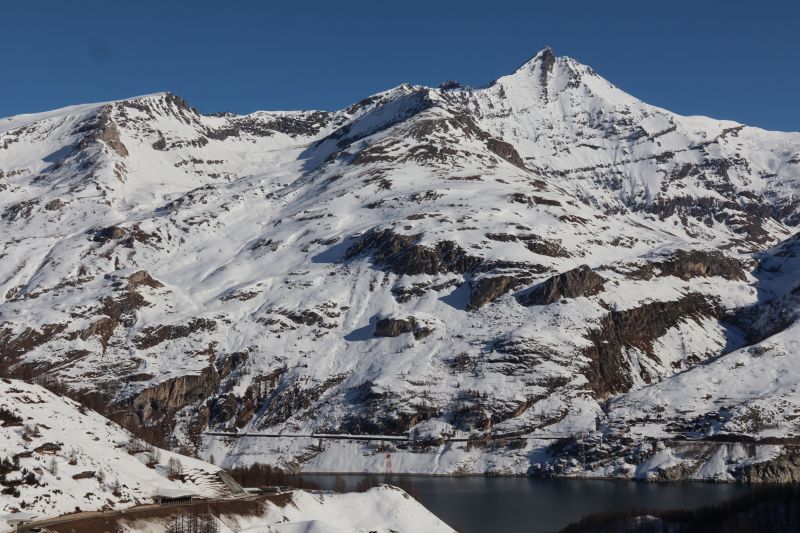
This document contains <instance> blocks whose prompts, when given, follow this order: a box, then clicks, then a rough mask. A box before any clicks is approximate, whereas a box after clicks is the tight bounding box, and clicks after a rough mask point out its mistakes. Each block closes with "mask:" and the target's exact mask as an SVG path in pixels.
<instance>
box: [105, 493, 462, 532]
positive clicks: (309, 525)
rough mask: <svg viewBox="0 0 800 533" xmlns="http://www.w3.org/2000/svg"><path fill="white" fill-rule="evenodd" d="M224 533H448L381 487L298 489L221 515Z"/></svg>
mask: <svg viewBox="0 0 800 533" xmlns="http://www.w3.org/2000/svg"><path fill="white" fill-rule="evenodd" d="M217 524H218V527H219V531H220V533H238V532H253V533H256V532H258V533H350V532H355V533H362V532H363V533H368V532H369V533H372V532H374V533H392V532H397V533H417V532H423V531H424V532H425V533H450V532H453V531H454V530H453V528H451V527H450V526H448V525H447V524H445V523H444V522H442V521H441V520H439V519H438V518H436V517H435V516H434V515H433V514H431V513H430V512H429V511H427V510H426V509H425V508H424V507H423V506H422V505H421V504H420V503H418V502H417V501H416V500H415V499H414V498H412V497H411V496H409V495H408V494H406V493H405V492H403V491H402V490H401V489H398V488H396V487H390V486H388V485H383V486H380V487H375V488H372V489H370V490H368V491H367V492H363V493H347V494H337V493H310V492H306V491H302V490H296V491H294V492H293V493H292V495H291V499H290V500H289V501H288V502H286V503H285V504H284V505H277V504H274V503H271V502H267V503H266V505H265V508H264V510H263V512H262V513H258V514H256V515H254V516H246V515H235V514H224V513H223V514H220V515H219V521H218V522H217ZM121 525H122V527H121V530H122V531H123V532H125V533H167V532H168V531H169V529H168V527H169V520H164V521H153V520H150V521H147V522H146V523H143V522H142V521H136V520H132V521H126V522H124V523H123V524H121Z"/></svg>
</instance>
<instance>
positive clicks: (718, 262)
mask: <svg viewBox="0 0 800 533" xmlns="http://www.w3.org/2000/svg"><path fill="white" fill-rule="evenodd" d="M629 276H630V277H631V278H635V279H651V278H653V277H654V276H675V277H678V278H681V279H683V280H687V281H688V280H690V279H692V278H697V277H704V278H707V277H721V278H724V279H727V280H731V281H745V280H746V279H747V276H746V275H745V267H744V264H743V263H742V262H741V261H740V260H738V259H734V258H732V257H728V256H726V255H725V254H724V253H723V252H721V251H719V250H676V251H675V252H674V253H672V254H671V255H670V256H669V257H667V258H666V259H664V260H663V261H647V262H644V263H642V264H640V265H637V266H636V268H635V269H634V270H633V271H631V272H630V273H629Z"/></svg>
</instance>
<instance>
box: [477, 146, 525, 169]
mask: <svg viewBox="0 0 800 533" xmlns="http://www.w3.org/2000/svg"><path fill="white" fill-rule="evenodd" d="M486 146H487V147H488V148H489V150H491V151H492V152H494V153H495V154H497V155H499V156H500V157H502V158H503V159H505V160H506V161H508V162H509V163H512V164H514V165H516V166H518V167H520V168H525V161H523V160H522V157H521V156H520V155H519V153H518V152H517V149H516V148H514V146H513V145H512V144H511V143H507V142H505V141H501V140H500V139H489V140H487V141H486Z"/></svg>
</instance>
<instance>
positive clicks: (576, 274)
mask: <svg viewBox="0 0 800 533" xmlns="http://www.w3.org/2000/svg"><path fill="white" fill-rule="evenodd" d="M604 283H605V279H604V278H603V277H602V276H600V275H599V274H596V273H595V272H594V271H592V269H591V268H589V267H588V266H586V265H582V266H579V267H578V268H575V269H573V270H568V271H567V272H564V273H563V274H559V275H558V276H553V277H552V278H549V279H548V280H546V281H544V282H542V283H540V284H539V285H537V286H536V287H534V288H533V289H532V290H531V291H530V292H529V293H528V294H525V295H523V296H521V297H520V303H521V304H522V305H526V306H530V305H548V304H551V303H555V302H557V301H559V300H560V299H562V298H578V297H579V296H592V295H595V294H597V293H599V292H602V291H603V288H604Z"/></svg>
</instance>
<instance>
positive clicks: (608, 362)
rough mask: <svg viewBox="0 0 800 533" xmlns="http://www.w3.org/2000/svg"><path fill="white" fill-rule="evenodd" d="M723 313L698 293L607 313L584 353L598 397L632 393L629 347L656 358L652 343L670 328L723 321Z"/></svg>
mask: <svg viewBox="0 0 800 533" xmlns="http://www.w3.org/2000/svg"><path fill="white" fill-rule="evenodd" d="M722 313H723V310H722V308H721V307H720V306H719V305H718V304H717V303H716V302H714V301H711V300H710V299H709V298H708V297H706V296H704V295H702V294H699V293H690V294H687V295H686V296H684V297H683V298H681V299H680V300H674V301H669V302H653V303H649V304H645V305H642V306H639V307H635V308H633V309H626V310H624V311H612V312H610V313H608V314H607V315H605V316H604V317H603V318H602V319H600V324H599V327H598V328H596V329H592V330H590V331H589V332H588V333H587V335H586V336H587V338H588V339H589V340H590V341H591V343H592V345H591V346H590V347H589V348H586V349H584V350H583V354H584V355H585V356H587V357H588V358H589V365H588V366H587V367H586V369H585V370H584V374H585V375H586V378H587V379H588V380H589V386H590V387H591V389H592V390H593V391H594V393H595V395H596V396H597V397H598V398H605V397H607V396H610V395H612V394H617V393H621V392H626V391H628V390H630V388H631V386H632V385H633V382H634V380H633V376H632V372H633V370H632V368H631V366H630V363H629V362H628V358H627V357H626V351H627V350H628V349H629V348H635V349H637V350H639V351H641V352H642V353H644V354H646V355H648V356H650V357H655V354H654V353H653V342H654V341H655V340H656V339H658V338H659V337H661V336H663V335H664V334H665V333H666V332H667V330H669V329H670V328H673V327H675V326H677V325H678V324H679V323H680V322H683V321H686V320H699V319H701V318H706V317H712V318H720V317H721V316H722ZM641 378H642V379H643V380H644V381H645V382H650V381H651V378H652V376H649V375H648V374H646V373H643V374H642V375H641Z"/></svg>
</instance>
